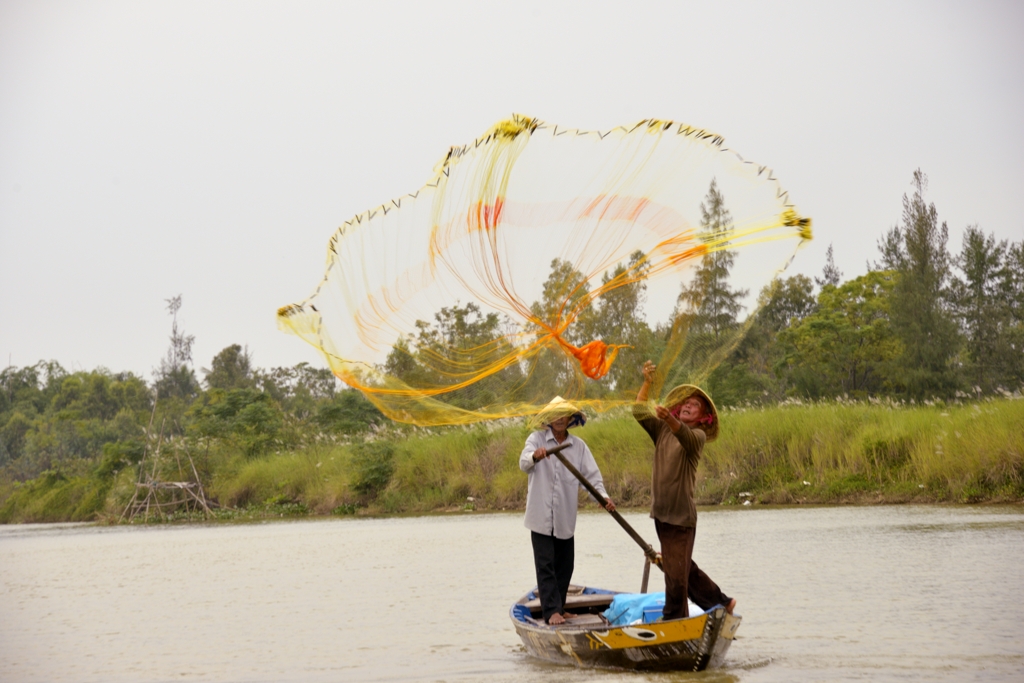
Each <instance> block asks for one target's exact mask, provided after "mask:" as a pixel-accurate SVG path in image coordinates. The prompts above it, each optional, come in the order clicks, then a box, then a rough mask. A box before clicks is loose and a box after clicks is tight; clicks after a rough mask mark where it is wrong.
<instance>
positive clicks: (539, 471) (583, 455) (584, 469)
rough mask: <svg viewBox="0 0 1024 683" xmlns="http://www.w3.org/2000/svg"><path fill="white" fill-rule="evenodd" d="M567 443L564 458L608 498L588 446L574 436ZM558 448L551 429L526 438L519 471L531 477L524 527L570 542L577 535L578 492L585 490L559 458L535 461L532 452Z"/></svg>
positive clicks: (552, 457)
mask: <svg viewBox="0 0 1024 683" xmlns="http://www.w3.org/2000/svg"><path fill="white" fill-rule="evenodd" d="M566 441H567V442H568V443H569V444H570V445H569V447H568V448H566V449H565V450H564V451H562V452H561V453H562V455H564V456H565V459H566V460H568V461H569V462H570V463H572V465H573V466H574V467H575V468H576V469H577V470H579V472H580V474H582V475H583V476H584V477H586V479H587V481H589V482H590V483H591V484H592V485H593V486H594V488H595V489H597V490H598V491H600V492H601V495H602V496H604V497H605V498H607V497H608V493H607V492H606V491H605V490H604V480H603V479H602V478H601V471H600V470H599V469H597V463H596V462H595V461H594V456H593V454H591V452H590V449H589V448H587V444H585V443H584V442H583V439H580V438H579V437H576V436H573V435H572V434H569V435H568V436H567V437H566ZM563 443H565V442H563ZM558 445H560V444H559V443H558V442H557V441H556V440H555V437H554V435H553V434H552V433H551V428H550V427H549V428H547V429H545V430H543V431H538V432H533V433H532V434H530V436H529V437H528V438H527V439H526V447H525V448H523V453H522V455H520V456H519V469H521V470H522V471H524V472H526V473H527V474H528V475H529V477H528V484H527V490H526V520H525V522H524V525H525V526H526V528H527V529H529V530H530V531H536V532H537V533H538V534H545V535H547V536H554V537H555V538H560V539H567V538H572V536H573V534H574V533H575V532H576V506H577V503H578V502H579V493H578V491H579V490H580V489H584V490H585V488H584V486H583V484H581V483H580V482H579V480H578V479H576V477H574V476H573V474H572V472H570V471H569V470H567V469H566V468H565V465H563V464H562V463H561V462H560V461H559V460H558V456H556V455H549V456H548V457H546V458H544V459H543V460H541V461H540V462H534V461H533V453H534V451H536V450H537V449H538V448H541V447H543V448H554V447H555V446H558Z"/></svg>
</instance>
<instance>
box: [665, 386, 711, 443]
mask: <svg viewBox="0 0 1024 683" xmlns="http://www.w3.org/2000/svg"><path fill="white" fill-rule="evenodd" d="M694 395H696V396H700V397H701V398H703V399H704V400H705V401H707V403H708V406H710V407H711V417H712V422H711V424H709V425H700V426H699V427H698V429H700V430H701V431H703V432H704V435H705V436H707V438H708V441H714V440H715V439H717V438H718V408H715V402H714V401H712V400H711V397H710V396H708V395H707V393H705V391H704V390H703V389H701V388H700V387H698V386H695V385H693V384H680V385H679V386H677V387H673V388H672V391H670V392H668V396H666V397H665V405H666V406H667V407H668V408H669V410H671V409H672V407H673V406H677V405H679V404H680V403H682V402H683V401H685V400H686V399H688V398H690V397H691V396H694Z"/></svg>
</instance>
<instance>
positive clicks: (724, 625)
mask: <svg viewBox="0 0 1024 683" xmlns="http://www.w3.org/2000/svg"><path fill="white" fill-rule="evenodd" d="M574 589H575V590H574ZM616 593H617V591H610V590H604V589H601V588H589V587H586V588H580V587H577V586H573V589H570V594H569V596H568V598H567V599H566V605H565V607H566V612H567V613H569V614H570V615H573V618H571V619H569V620H567V621H566V623H565V624H560V625H558V626H551V625H548V624H545V623H544V621H543V620H542V619H541V618H540V614H541V608H540V600H539V599H538V597H537V593H536V589H534V590H533V591H530V592H529V593H527V594H526V595H524V596H523V597H522V598H520V599H519V600H518V601H517V602H516V603H515V604H514V605H512V609H511V610H509V617H511V619H512V624H513V625H514V626H515V629H516V632H517V633H518V634H519V637H520V638H522V640H523V645H525V646H526V651H527V652H528V653H530V654H531V655H533V656H534V657H538V658H540V659H544V660H547V661H549V662H556V663H558V664H573V665H575V666H578V667H607V668H620V669H642V670H654V671H703V670H704V669H706V668H708V667H711V668H714V667H717V666H721V664H722V661H723V660H724V659H725V653H726V652H727V651H728V650H729V646H730V645H731V644H732V641H733V638H734V637H735V636H736V629H738V628H739V625H740V621H742V617H739V616H737V615H734V614H729V613H727V612H726V611H725V607H723V606H722V605H717V606H715V607H712V608H711V609H709V610H708V611H707V612H705V613H704V614H701V615H698V616H694V617H689V618H687V619H671V620H668V621H655V622H652V623H643V624H636V625H632V626H612V625H610V624H609V623H608V621H607V620H606V619H605V618H604V617H602V616H601V612H603V611H605V610H606V609H608V606H609V605H610V604H611V602H612V598H613V597H614V596H615V595H616Z"/></svg>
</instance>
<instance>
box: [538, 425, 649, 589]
mask: <svg viewBox="0 0 1024 683" xmlns="http://www.w3.org/2000/svg"><path fill="white" fill-rule="evenodd" d="M569 445H570V444H569V443H568V442H566V443H563V444H562V445H560V446H555V447H554V448H548V449H547V452H548V455H553V456H555V457H556V458H558V459H559V460H561V461H562V464H563V465H565V469H567V470H569V471H570V472H572V474H573V476H575V477H576V478H577V479H579V480H580V483H581V484H583V486H584V488H586V489H587V491H589V492H590V495H592V496H593V497H594V498H595V500H597V502H598V503H600V504H601V507H604V508H605V510H607V512H608V514H609V515H611V516H612V517H614V518H615V521H616V522H618V523H619V526H621V527H622V528H623V529H625V530H626V533H627V534H629V535H630V537H631V538H632V539H633V540H634V541H636V543H637V545H639V546H640V547H641V548H642V549H643V551H644V555H646V556H647V559H648V560H649V561H650V562H651V564H656V565H658V568H659V569H661V553H659V552H657V551H656V550H655V549H654V548H652V547H651V545H650V544H649V543H648V542H647V541H645V540H644V539H643V538H641V537H640V534H638V533H637V532H636V531H635V530H634V529H633V527H631V526H630V525H629V522H627V521H626V520H625V519H623V518H622V515H620V514H619V511H618V510H608V508H606V507H605V506H606V505H607V504H608V500H607V499H606V498H605V497H604V496H602V495H601V493H600V491H598V490H597V489H595V488H594V485H593V484H591V483H590V482H589V481H587V479H586V477H584V476H583V475H582V474H580V471H579V470H578V469H576V468H575V467H573V466H572V463H570V462H569V461H568V460H566V459H565V456H564V455H562V451H563V450H565V449H566V448H568V447H569ZM662 571H664V569H662ZM645 583H646V582H645Z"/></svg>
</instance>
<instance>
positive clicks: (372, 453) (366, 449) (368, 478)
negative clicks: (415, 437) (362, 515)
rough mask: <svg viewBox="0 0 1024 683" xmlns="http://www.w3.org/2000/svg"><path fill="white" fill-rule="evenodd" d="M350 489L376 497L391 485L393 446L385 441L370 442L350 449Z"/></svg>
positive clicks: (393, 462) (393, 466) (393, 470)
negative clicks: (351, 470) (351, 471)
mask: <svg viewBox="0 0 1024 683" xmlns="http://www.w3.org/2000/svg"><path fill="white" fill-rule="evenodd" d="M352 469H353V473H352V475H353V476H352V489H353V490H354V491H356V492H357V493H361V494H363V495H366V496H370V497H376V496H377V495H378V494H379V493H380V492H381V491H383V490H384V489H385V488H387V485H388V484H390V483H391V477H392V476H393V475H394V473H395V446H394V444H391V443H388V442H387V441H370V442H367V443H360V444H356V445H354V446H353V447H352Z"/></svg>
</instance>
